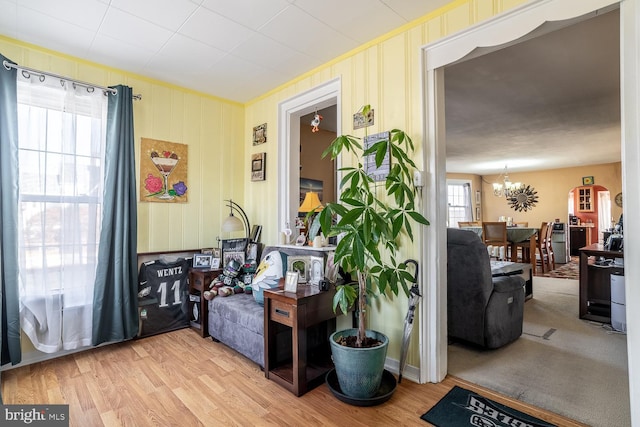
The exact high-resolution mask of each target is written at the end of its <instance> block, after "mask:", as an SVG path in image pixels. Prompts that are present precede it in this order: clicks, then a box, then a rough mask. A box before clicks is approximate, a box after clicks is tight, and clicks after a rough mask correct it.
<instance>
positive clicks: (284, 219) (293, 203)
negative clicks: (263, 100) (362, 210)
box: [276, 78, 341, 230]
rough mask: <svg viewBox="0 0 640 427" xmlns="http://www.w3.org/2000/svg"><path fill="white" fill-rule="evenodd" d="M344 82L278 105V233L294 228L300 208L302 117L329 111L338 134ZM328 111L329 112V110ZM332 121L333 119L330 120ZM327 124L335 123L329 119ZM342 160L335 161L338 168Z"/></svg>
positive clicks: (313, 90) (318, 89)
mask: <svg viewBox="0 0 640 427" xmlns="http://www.w3.org/2000/svg"><path fill="white" fill-rule="evenodd" d="M340 99H341V81H340V78H337V79H333V80H330V81H328V82H326V83H324V84H322V85H320V86H317V87H315V88H313V89H310V90H308V91H306V92H303V93H301V94H298V95H296V96H294V97H292V98H289V99H287V100H285V101H283V102H281V103H280V104H279V105H278V127H279V129H281V132H280V133H279V135H278V223H277V224H276V229H277V230H285V229H290V230H291V228H292V227H295V220H296V218H297V217H298V208H299V206H300V176H301V175H300V132H301V120H302V117H304V116H307V115H309V114H314V113H315V112H316V111H319V110H324V109H327V108H330V107H334V108H335V110H334V109H333V108H331V110H330V111H332V114H333V113H335V132H336V133H340V130H341V108H340V102H339V100H340ZM327 111H329V110H327ZM331 119H333V118H331ZM327 120H328V121H331V122H334V120H330V119H329V117H327ZM339 167H340V159H336V168H338V169H339Z"/></svg>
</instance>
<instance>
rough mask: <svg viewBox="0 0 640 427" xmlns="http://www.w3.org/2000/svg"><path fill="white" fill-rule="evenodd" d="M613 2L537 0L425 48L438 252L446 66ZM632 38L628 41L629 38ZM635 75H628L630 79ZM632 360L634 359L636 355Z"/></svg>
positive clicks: (432, 337) (432, 365) (433, 367)
mask: <svg viewBox="0 0 640 427" xmlns="http://www.w3.org/2000/svg"><path fill="white" fill-rule="evenodd" d="M613 3H616V2H612V1H604V0H603V1H600V2H598V1H594V2H588V4H587V2H577V1H575V2H571V4H570V5H568V4H567V2H566V1H548V2H532V3H530V4H527V6H524V7H522V8H518V9H516V10H514V11H513V12H512V13H510V14H505V15H503V16H501V17H500V18H499V19H495V20H494V22H491V23H489V24H487V25H485V26H482V25H481V26H477V27H475V28H473V29H470V30H469V31H467V32H465V34H464V35H462V36H460V35H456V37H455V38H454V37H452V38H451V39H448V40H444V41H440V42H438V43H435V44H434V45H432V46H428V47H426V48H425V49H424V57H423V60H424V62H423V63H424V68H425V74H424V75H425V83H424V85H423V87H424V88H425V94H424V96H425V100H426V101H425V105H426V118H425V138H426V140H427V141H429V142H428V147H427V149H426V150H425V165H427V167H428V171H427V172H428V175H429V176H430V177H431V178H432V180H431V185H430V189H429V190H430V194H431V198H432V201H433V203H432V205H433V206H432V207H431V211H432V213H431V212H430V213H428V214H429V215H431V217H433V218H436V219H438V221H437V224H438V226H436V227H430V230H428V235H427V240H428V243H427V245H426V246H427V247H428V249H430V250H431V251H433V253H443V251H446V236H445V234H444V232H443V229H444V221H440V220H439V219H443V218H445V217H446V216H445V208H446V207H445V206H444V205H442V204H440V206H438V204H437V203H435V201H436V200H442V199H444V197H445V196H446V190H445V188H444V186H443V185H442V183H443V182H445V180H446V169H445V147H444V144H445V135H444V100H443V89H444V80H443V79H444V71H443V69H442V67H443V66H445V65H447V64H450V63H452V62H454V61H457V60H458V59H459V58H461V57H462V56H464V55H466V54H467V53H468V52H471V51H472V50H473V49H475V48H476V47H477V46H499V45H504V44H505V43H514V40H517V39H519V38H520V37H521V36H522V34H523V33H528V32H531V31H533V30H534V29H535V28H537V27H539V26H540V25H541V24H542V23H544V22H546V21H553V20H556V19H570V18H576V17H579V16H583V15H585V14H588V13H597V12H594V10H595V9H597V8H598V7H606V6H609V5H611V4H613ZM631 10H632V13H633V11H634V9H633V8H632V9H631ZM507 15H508V16H507ZM622 15H623V14H621V16H622ZM632 26H633V25H632ZM627 42H628V43H629V42H630V39H629V40H627ZM623 48H624V47H623ZM632 78H633V77H628V79H632ZM628 83H629V84H631V80H628ZM635 108H636V107H635V104H633V105H632V108H631V110H633V111H635ZM634 135H635V134H634ZM635 136H637V135H635ZM623 148H624V146H623ZM624 170H625V173H626V172H629V173H633V171H627V169H624ZM634 176H635V174H634ZM425 261H426V264H427V270H430V271H438V270H440V271H441V270H446V268H445V264H444V260H442V259H438V258H437V257H435V256H431V257H430V256H427V259H426V260H425ZM438 279H440V280H438ZM439 283H446V277H442V276H437V275H436V274H433V275H431V277H429V279H428V284H427V286H428V293H429V295H430V296H432V297H433V299H434V300H435V302H434V304H432V305H431V306H429V307H423V315H424V316H425V318H427V319H428V320H427V327H426V328H425V330H423V331H422V332H423V334H424V337H425V338H426V339H427V342H430V343H432V345H430V346H428V349H427V350H426V351H425V353H424V354H423V355H422V356H423V357H422V361H423V362H424V363H425V366H427V369H426V370H425V371H426V375H425V379H427V380H429V381H439V380H441V379H442V378H444V375H446V345H447V343H446V317H445V316H444V313H443V310H442V309H436V307H442V306H445V307H446V292H445V291H444V290H442V289H440V288H439V286H438V284H439ZM445 312H446V311H445ZM629 359H630V360H631V357H630V358H629ZM632 406H633V405H632Z"/></svg>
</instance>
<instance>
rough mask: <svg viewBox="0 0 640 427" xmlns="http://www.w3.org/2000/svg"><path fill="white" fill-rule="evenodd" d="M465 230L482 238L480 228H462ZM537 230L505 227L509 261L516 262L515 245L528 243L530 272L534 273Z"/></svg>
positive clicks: (533, 228) (516, 250) (516, 252)
mask: <svg viewBox="0 0 640 427" xmlns="http://www.w3.org/2000/svg"><path fill="white" fill-rule="evenodd" d="M462 228H464V229H465V230H470V231H473V232H475V233H476V234H477V235H478V236H479V237H480V238H482V227H478V226H471V227H462ZM538 231H539V230H538V229H537V228H535V227H517V226H507V241H508V242H509V247H510V249H511V261H512V262H518V249H517V244H518V243H522V242H527V241H528V242H529V254H530V258H531V259H530V262H531V270H532V271H533V272H535V271H536V256H535V255H536V236H537V235H538Z"/></svg>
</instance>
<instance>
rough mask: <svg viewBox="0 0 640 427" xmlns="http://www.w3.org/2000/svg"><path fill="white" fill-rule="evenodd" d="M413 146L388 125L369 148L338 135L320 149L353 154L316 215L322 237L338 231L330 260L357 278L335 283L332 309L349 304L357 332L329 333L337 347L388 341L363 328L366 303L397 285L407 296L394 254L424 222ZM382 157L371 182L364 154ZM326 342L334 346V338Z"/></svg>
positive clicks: (402, 268)
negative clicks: (383, 169)
mask: <svg viewBox="0 0 640 427" xmlns="http://www.w3.org/2000/svg"><path fill="white" fill-rule="evenodd" d="M369 109H370V107H369V106H365V107H364V108H363V114H364V115H365V117H366V115H367V113H368V111H369ZM413 150H414V146H413V142H412V140H411V138H410V137H409V136H408V135H407V134H406V133H405V132H404V131H401V130H398V129H393V130H391V131H390V132H389V137H388V138H386V139H381V140H378V141H376V142H375V143H373V144H371V145H370V146H369V147H365V146H364V144H362V143H361V139H360V138H358V137H355V136H351V135H341V136H338V137H337V138H336V139H335V140H334V141H333V142H332V143H331V144H330V145H329V147H328V148H327V149H326V150H325V152H324V153H323V157H326V156H327V155H330V156H331V158H332V159H335V158H336V157H338V156H339V155H340V154H343V153H345V152H353V153H355V154H356V156H357V157H358V161H357V165H355V166H350V167H344V168H341V171H342V172H343V178H342V180H341V182H340V196H339V199H338V201H337V202H336V203H327V205H326V206H325V208H324V209H323V210H322V212H321V213H320V214H319V215H318V221H319V222H320V225H321V228H322V231H323V233H324V234H325V235H326V236H327V237H332V236H339V241H338V244H337V247H336V251H335V255H334V263H335V264H336V265H337V266H339V267H341V268H342V270H343V271H344V272H345V273H347V274H348V275H350V276H351V277H353V278H355V279H354V280H353V281H352V282H355V283H357V286H354V283H344V284H342V285H339V286H338V287H337V292H336V295H335V297H334V301H333V302H334V310H336V309H337V308H338V307H340V309H341V311H342V312H343V313H346V312H347V311H348V310H349V309H350V308H352V307H354V308H355V309H356V311H357V313H358V328H357V331H356V330H353V334H352V335H348V334H345V333H344V331H342V332H341V333H340V334H338V335H336V334H334V335H335V336H336V337H337V336H339V337H340V341H341V342H340V343H339V344H341V345H342V346H348V347H354V348H367V347H372V346H376V345H378V344H380V342H379V341H382V342H384V341H385V340H386V341H388V340H387V339H386V337H380V334H379V333H368V331H367V330H366V318H365V317H366V313H367V310H366V307H367V304H368V302H370V301H371V299H372V298H374V297H375V296H377V295H379V294H387V293H389V292H391V293H393V294H394V295H396V296H397V295H398V292H399V290H400V289H401V288H402V289H403V290H404V292H405V294H406V295H407V296H409V288H410V285H411V284H412V282H413V276H412V274H411V273H410V271H408V267H407V265H406V264H405V263H404V262H400V261H399V260H398V259H397V256H398V254H399V244H400V241H401V240H402V239H403V238H405V239H408V240H409V241H413V238H414V235H413V227H412V225H411V224H412V222H414V223H417V224H420V225H429V222H428V221H427V219H426V218H425V217H424V216H423V215H421V214H420V213H419V212H418V211H417V210H416V206H415V201H416V195H417V192H416V188H415V186H414V181H413V172H414V170H415V168H416V165H415V163H414V162H413V160H412V159H411V157H410V155H411V153H412V152H413ZM385 158H386V159H387V162H389V163H390V167H389V171H388V175H387V176H386V177H385V178H384V179H383V180H382V181H375V180H374V179H373V178H372V177H371V176H370V175H369V174H368V173H367V159H375V165H376V168H380V166H381V165H382V164H383V162H384V163H385V164H386V162H385ZM403 235H404V236H403ZM405 241H406V240H405ZM373 332H375V331H373ZM332 338H333V337H332ZM331 344H332V347H334V343H333V342H332V343H331ZM385 354H386V348H385ZM350 357H351V358H352V359H354V358H355V359H356V360H358V362H357V363H355V364H356V365H360V364H361V361H360V360H359V359H358V358H357V357H356V356H350ZM382 359H383V360H382V363H383V365H382V367H380V372H379V377H381V376H382V371H383V370H384V357H383V358H382ZM334 363H336V356H335V352H334ZM336 371H337V374H338V379H339V381H340V386H341V388H342V389H343V390H342V391H343V392H345V394H349V392H347V391H345V390H344V389H345V386H344V385H343V381H342V380H341V378H340V369H339V367H338V366H337V364H336ZM362 375H365V376H366V375H368V374H355V375H354V376H355V378H356V379H358V377H359V376H360V379H359V380H361V376H362ZM376 381H377V385H375V384H374V385H373V388H375V390H373V391H372V390H369V391H365V392H362V393H364V394H370V395H372V394H375V392H376V391H377V387H378V386H379V384H380V381H379V380H376ZM355 393H360V392H357V391H356V392H355ZM356 397H366V396H364V395H361V396H356ZM369 397H370V396H369Z"/></svg>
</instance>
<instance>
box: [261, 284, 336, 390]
mask: <svg viewBox="0 0 640 427" xmlns="http://www.w3.org/2000/svg"><path fill="white" fill-rule="evenodd" d="M334 294H335V289H333V288H332V289H331V290H329V291H319V290H318V289H317V288H315V287H312V286H307V285H300V286H298V292H296V293H292V292H284V291H283V290H276V289H274V290H265V291H264V345H265V348H264V373H265V376H266V377H267V378H269V379H270V380H273V381H275V382H277V383H278V384H280V385H281V386H282V387H284V388H286V389H287V390H289V391H290V392H291V393H293V394H295V395H296V396H301V395H303V394H304V393H306V392H307V391H309V390H311V389H312V388H314V387H316V386H318V385H319V384H321V383H322V382H323V381H324V376H325V374H326V373H327V372H328V371H329V370H330V369H331V368H332V367H333V364H332V363H331V349H330V347H329V335H331V333H333V332H334V331H335V328H336V314H335V313H334V312H333V307H332V301H333V296H334ZM282 325H284V327H286V328H290V332H291V354H290V356H291V357H289V358H287V359H286V360H284V361H279V360H277V357H278V343H277V342H276V341H277V340H276V336H277V335H278V332H279V331H281V330H282ZM312 327H314V328H313V330H311V328H312ZM310 335H313V336H314V337H316V338H319V340H318V339H316V341H319V344H317V345H316V346H315V347H313V348H309V347H310V345H311V337H310Z"/></svg>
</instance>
